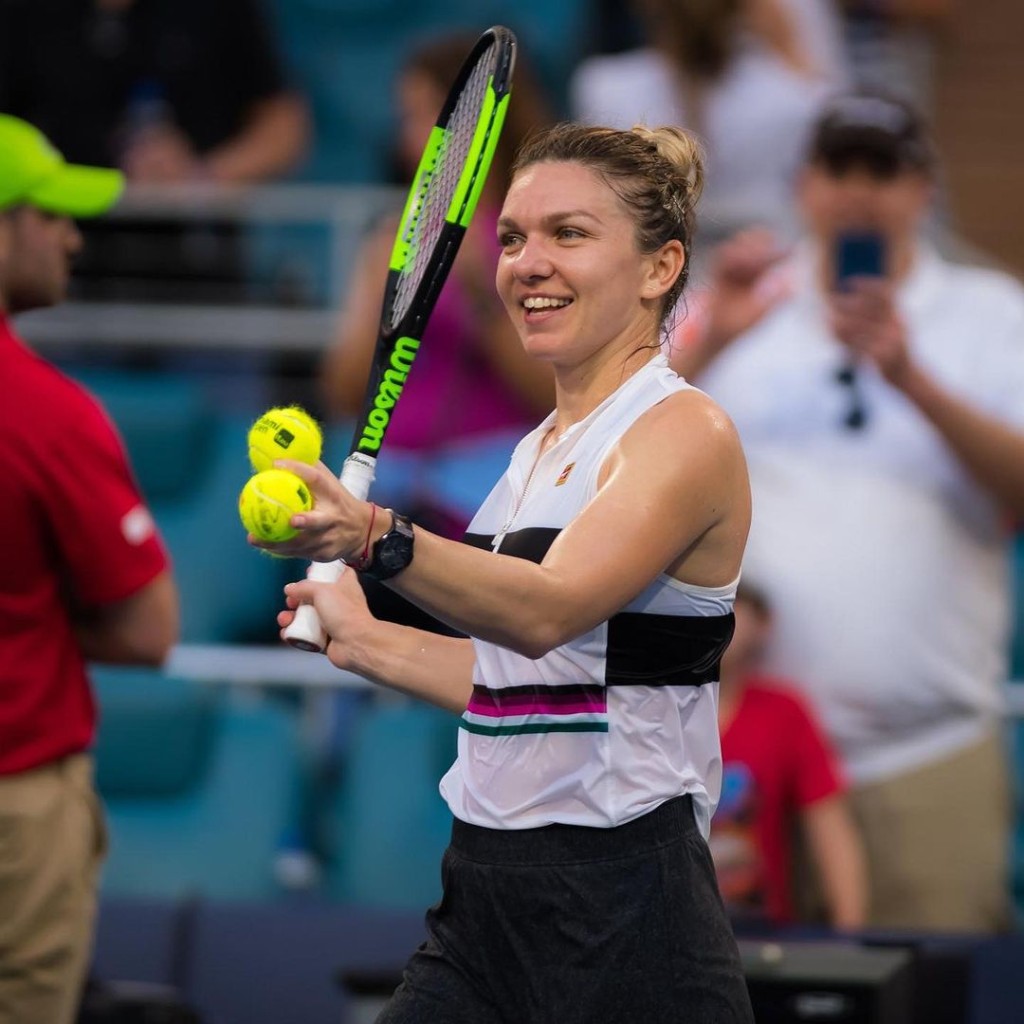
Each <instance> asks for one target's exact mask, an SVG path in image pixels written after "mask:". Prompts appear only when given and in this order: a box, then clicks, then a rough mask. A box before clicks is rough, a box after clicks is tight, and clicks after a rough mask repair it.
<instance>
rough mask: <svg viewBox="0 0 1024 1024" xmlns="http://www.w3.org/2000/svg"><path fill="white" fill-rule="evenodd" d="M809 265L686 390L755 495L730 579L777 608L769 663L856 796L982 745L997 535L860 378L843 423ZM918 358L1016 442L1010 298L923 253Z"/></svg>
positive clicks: (997, 277) (1020, 420)
mask: <svg viewBox="0 0 1024 1024" xmlns="http://www.w3.org/2000/svg"><path fill="white" fill-rule="evenodd" d="M812 268H813V262H812V259H811V254H810V253H808V252H804V253H801V254H800V255H799V257H798V258H797V260H796V261H795V262H794V265H793V267H792V268H791V270H792V279H793V280H794V282H795V286H796V292H795V295H794V296H793V297H792V298H791V299H789V300H787V301H786V302H784V303H783V304H782V305H781V306H780V307H778V308H777V309H776V310H775V311H773V313H772V314H770V315H769V316H768V317H767V318H766V319H765V320H764V321H762V322H761V323H760V324H759V325H758V326H757V327H755V328H754V329H753V330H751V331H750V332H748V334H747V335H745V336H744V337H742V338H740V339H737V341H736V342H734V343H733V345H732V346H731V347H730V348H729V349H728V350H727V351H726V352H724V353H723V354H722V356H721V357H720V358H719V359H718V360H716V362H715V363H714V364H713V365H712V366H711V367H710V368H709V370H708V371H707V373H706V374H705V376H703V377H702V378H701V381H700V383H701V387H702V389H703V390H705V391H707V392H708V393H709V394H710V395H711V396H712V397H713V398H715V399H716V400H717V401H718V402H720V403H721V404H722V405H723V406H724V408H725V409H726V410H727V411H728V413H729V414H730V415H731V416H732V418H733V420H734V421H735V423H736V425H737V427H738V429H739V432H740V435H741V437H742V440H743V445H744V449H745V451H746V453H747V458H748V462H749V465H750V472H751V483H752V488H753V496H754V512H753V525H752V529H751V534H750V540H749V543H748V547H747V554H746V559H745V563H744V572H745V574H746V577H747V578H748V579H750V580H751V581H752V582H756V583H758V584H759V585H761V586H763V587H764V588H765V589H766V590H767V592H768V593H769V595H770V597H771V600H772V602H773V604H774V606H775V611H776V634H775V637H774V640H773V645H772V649H771V651H770V656H769V662H770V663H769V666H768V667H769V668H770V669H771V670H772V671H775V672H780V673H783V674H785V675H788V676H791V677H792V678H794V679H795V680H797V681H799V682H800V683H802V685H803V686H804V687H805V688H806V691H807V693H808V695H809V696H810V697H811V699H812V701H813V703H814V704H815V705H816V707H817V710H818V712H819V714H820V715H821V717H822V718H823V720H824V722H825V725H826V727H827V728H828V731H829V732H830V733H831V735H832V737H833V738H834V740H835V741H837V743H838V745H839V747H840V750H841V752H842V754H843V756H844V757H845V760H846V764H847V767H848V770H849V773H850V775H851V777H852V779H853V780H854V781H857V782H867V781H870V780H873V779H879V778H884V777H887V776H891V775H894V774H898V773H900V772H903V771H906V770H909V769H912V768H914V767H916V766H919V765H922V764H926V763H929V762H931V761H934V760H938V759H941V758H943V757H945V756H948V755H949V754H951V753H953V752H955V751H956V750H957V749H959V748H961V747H963V746H966V745H968V744H970V743H972V742H974V741H975V740H976V739H978V738H980V737H981V736H982V735H983V734H984V733H985V731H986V730H988V729H990V728H991V725H992V720H993V717H994V716H995V714H996V713H997V711H998V710H999V707H1000V694H1001V684H1002V682H1003V681H1004V680H1005V676H1006V670H1007V655H1006V652H1007V645H1008V631H1009V613H1010V589H1009V566H1008V559H1007V546H1008V539H1009V529H1008V524H1007V522H1006V521H1005V519H1004V517H1003V515H1002V514H1001V512H1000V510H999V509H998V508H997V507H996V505H995V503H994V502H993V501H992V500H991V499H990V498H989V496H988V494H987V493H986V492H985V491H983V490H982V489H981V488H980V487H979V486H978V485H977V484H976V483H975V482H974V481H973V480H972V479H971V478H970V477H969V476H968V475H967V473H966V472H965V470H964V469H963V468H962V466H961V464H960V463H959V461H958V460H957V459H956V457H955V456H954V455H953V454H952V452H951V451H950V449H949V448H948V447H947V445H946V444H945V443H944V441H943V440H942V438H941V437H940V436H939V434H938V432H937V431H936V430H935V428H934V427H932V426H931V425H930V424H929V423H928V422H927V420H925V418H924V417H923V416H922V415H921V414H920V413H919V412H918V411H917V409H916V408H915V407H914V406H913V405H912V404H911V403H910V402H909V401H908V400H907V399H906V398H904V397H903V396H902V395H901V394H900V393H899V392H898V391H896V390H895V389H894V388H892V387H891V386H889V385H888V384H887V383H886V382H885V381H884V379H882V378H881V376H880V375H879V374H878V373H877V372H876V371H874V370H873V369H872V368H871V367H864V368H862V369H860V370H859V371H858V378H859V384H860V390H861V393H862V400H863V404H864V408H865V410H866V423H865V425H864V427H863V428H862V429H860V430H853V429H849V428H848V427H846V426H844V420H845V417H846V414H847V412H848V411H849V408H850V400H851V396H850V389H849V388H848V387H846V386H844V385H842V384H840V383H839V382H838V381H837V379H836V370H837V368H838V367H840V365H841V364H842V363H843V361H844V358H843V357H844V350H843V348H842V346H841V345H840V343H839V342H838V341H836V340H835V339H834V338H833V337H832V336H831V335H830V333H829V331H828V330H827V328H826V325H825V319H824V305H823V300H822V298H821V297H820V295H819V294H818V292H817V290H816V288H815V286H814V283H813V273H812ZM898 301H899V306H900V309H901V311H902V313H903V315H904V317H905V319H906V323H907V325H908V330H909V336H910V343H911V345H912V348H913V351H914V354H915V357H916V358H917V359H918V360H919V361H920V362H921V364H922V365H923V366H924V367H926V368H927V370H928V371H929V372H930V373H931V374H933V375H934V376H935V378H936V379H937V380H939V381H940V382H941V383H942V384H943V385H944V386H946V387H948V388H949V389H950V390H951V391H953V392H955V393H956V394H958V395H960V396H962V397H963V398H964V399H965V400H966V401H968V402H970V403H972V404H974V405H976V406H977V407H978V408H980V409H983V410H985V411H987V412H988V413H990V414H992V415H995V416H998V417H1000V418H1002V419H1004V420H1005V421H1006V422H1007V423H1010V424H1012V425H1014V426H1016V427H1021V428H1024V292H1022V289H1021V287H1020V286H1019V285H1018V284H1017V282H1015V281H1014V280H1012V279H1011V278H1009V277H1007V276H1006V275H1003V274H1000V273H997V272H994V271H990V270H984V269H978V268H971V267H961V266H955V265H952V264H950V263H947V262H945V261H943V260H942V259H940V257H939V256H938V255H937V254H936V253H934V252H933V251H931V250H929V249H922V250H921V251H920V253H919V256H918V259H917V261H916V265H915V269H914V271H913V273H912V275H911V276H910V278H909V279H908V280H907V282H906V283H905V285H904V286H903V288H902V289H901V291H900V294H899V297H898Z"/></svg>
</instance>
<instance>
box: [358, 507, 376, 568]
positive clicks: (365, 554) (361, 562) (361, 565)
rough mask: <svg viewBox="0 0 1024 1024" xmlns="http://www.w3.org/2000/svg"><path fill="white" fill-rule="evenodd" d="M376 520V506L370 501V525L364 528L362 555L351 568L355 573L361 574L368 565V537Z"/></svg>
mask: <svg viewBox="0 0 1024 1024" xmlns="http://www.w3.org/2000/svg"><path fill="white" fill-rule="evenodd" d="M376 519H377V506H376V505H375V504H374V503H373V502H372V501H371V502H370V525H369V526H368V527H367V528H366V543H365V544H364V545H363V553H362V554H361V555H360V556H359V561H358V562H355V563H353V565H352V568H353V569H355V570H356V572H362V571H363V569H365V568H366V567H367V566H368V565H369V564H370V537H371V536H372V534H373V524H374V522H375V520H376Z"/></svg>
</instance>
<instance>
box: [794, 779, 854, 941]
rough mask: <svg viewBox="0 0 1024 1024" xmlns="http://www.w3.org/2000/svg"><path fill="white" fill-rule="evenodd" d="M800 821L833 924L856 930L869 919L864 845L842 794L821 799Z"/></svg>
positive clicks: (810, 807) (806, 810)
mask: <svg viewBox="0 0 1024 1024" xmlns="http://www.w3.org/2000/svg"><path fill="white" fill-rule="evenodd" d="M800 817H801V823H802V825H803V829H804V833H805V835H806V838H807V844H808V847H809V848H810V853H811V856H812V858H813V860H814V864H815V866H816V867H817V869H818V877H819V879H820V881H821V887H822V890H823V894H824V897H825V903H826V906H827V907H828V916H829V923H830V924H831V925H832V927H833V928H838V929H842V930H845V931H855V930H856V929H858V928H863V927H864V925H865V923H866V921H867V905H868V886H867V869H866V866H865V863H864V848H863V846H862V844H861V839H860V835H859V834H858V832H857V827H856V824H855V823H854V820H853V815H852V814H851V813H850V808H849V805H848V804H847V802H846V800H845V798H844V797H842V796H838V795H837V796H831V797H826V798H825V799H823V800H818V801H816V802H815V803H813V804H810V805H809V806H808V807H806V808H804V810H803V811H802V812H801V816H800Z"/></svg>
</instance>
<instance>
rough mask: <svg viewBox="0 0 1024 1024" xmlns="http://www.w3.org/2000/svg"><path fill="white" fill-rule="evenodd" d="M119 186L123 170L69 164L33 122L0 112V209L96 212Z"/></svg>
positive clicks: (110, 200)
mask: <svg viewBox="0 0 1024 1024" xmlns="http://www.w3.org/2000/svg"><path fill="white" fill-rule="evenodd" d="M123 189H124V175H123V174H121V172H120V171H115V170H112V169H110V168H106V167H83V166H81V165H79V164H69V163H67V161H65V159H64V157H62V156H61V155H60V153H58V152H57V150H56V149H54V147H53V146H52V145H51V144H50V142H49V140H48V139H47V138H46V136H45V135H43V133H42V132H41V131H39V129H38V128H35V127H33V126H32V125H30V124H29V123H28V122H27V121H22V120H21V118H18V117H12V116H11V115H9V114H0V210H5V209H7V208H8V207H11V206H19V205H21V204H27V205H29V206H35V207H37V208H38V209H40V210H45V211H46V212H48V213H56V214H63V215H64V216H67V217H95V216H96V215H97V214H100V213H103V212H104V211H106V210H108V209H110V207H111V206H113V205H114V203H115V202H117V200H118V197H119V196H120V195H121V192H122V190H123Z"/></svg>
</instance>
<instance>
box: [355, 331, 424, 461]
mask: <svg viewBox="0 0 1024 1024" xmlns="http://www.w3.org/2000/svg"><path fill="white" fill-rule="evenodd" d="M419 347H420V343H419V342H418V341H417V340H416V339H415V338H399V339H398V340H397V341H396V342H395V347H394V350H393V351H392V353H391V357H390V359H389V360H388V367H387V369H386V370H385V371H384V375H383V376H382V377H381V379H380V383H379V384H378V385H377V393H376V394H375V395H374V396H373V408H372V409H371V410H370V413H369V415H368V416H367V417H366V423H365V425H364V426H363V432H362V434H360V436H359V445H358V447H359V448H360V449H361V450H363V451H372V452H375V451H377V450H378V449H379V448H380V445H381V442H382V441H383V440H384V432H385V431H386V430H387V429H388V423H389V422H390V420H391V410H392V409H394V407H395V403H396V402H397V401H398V399H399V397H400V396H401V394H402V389H403V388H404V387H405V381H406V379H407V378H408V376H409V371H410V370H411V369H412V362H413V360H414V359H415V358H416V352H417V350H418V349H419Z"/></svg>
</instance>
